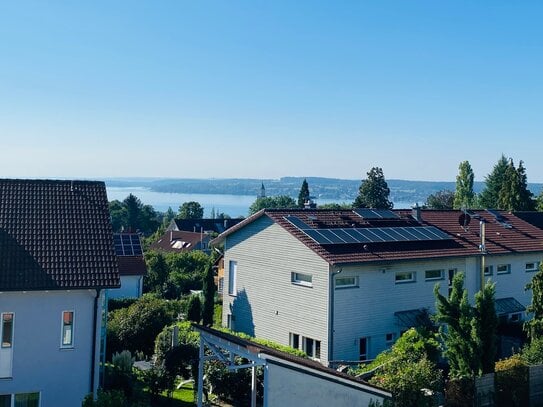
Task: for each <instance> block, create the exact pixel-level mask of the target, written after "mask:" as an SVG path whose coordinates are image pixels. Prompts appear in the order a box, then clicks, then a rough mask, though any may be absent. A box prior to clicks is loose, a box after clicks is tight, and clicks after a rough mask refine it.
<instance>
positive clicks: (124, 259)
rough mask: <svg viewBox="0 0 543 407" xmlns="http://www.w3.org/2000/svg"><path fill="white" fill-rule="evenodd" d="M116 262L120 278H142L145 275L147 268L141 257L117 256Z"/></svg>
mask: <svg viewBox="0 0 543 407" xmlns="http://www.w3.org/2000/svg"><path fill="white" fill-rule="evenodd" d="M117 261H118V263H119V274H120V275H121V276H143V275H145V274H147V266H146V265H145V260H144V259H143V256H118V257H117Z"/></svg>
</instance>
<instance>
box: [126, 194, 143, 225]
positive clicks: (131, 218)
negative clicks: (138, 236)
mask: <svg viewBox="0 0 543 407" xmlns="http://www.w3.org/2000/svg"><path fill="white" fill-rule="evenodd" d="M123 206H124V207H125V208H126V225H127V226H128V228H129V229H131V230H133V231H136V230H137V229H138V227H139V225H140V220H141V211H142V209H143V204H142V203H141V201H140V200H139V198H138V197H136V196H135V195H132V194H130V195H128V196H127V197H126V198H125V200H124V201H123Z"/></svg>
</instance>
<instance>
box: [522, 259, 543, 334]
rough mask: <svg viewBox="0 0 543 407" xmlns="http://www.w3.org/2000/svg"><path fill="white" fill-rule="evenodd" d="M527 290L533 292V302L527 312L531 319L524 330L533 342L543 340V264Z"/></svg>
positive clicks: (525, 324) (527, 286)
mask: <svg viewBox="0 0 543 407" xmlns="http://www.w3.org/2000/svg"><path fill="white" fill-rule="evenodd" d="M526 290H531V291H532V302H531V304H530V305H528V308H527V309H526V311H528V314H531V317H532V318H531V319H530V320H528V321H526V322H525V323H524V329H525V330H526V332H527V334H528V336H529V337H530V339H531V340H534V339H541V338H543V262H542V263H541V264H540V265H539V271H538V272H537V273H536V274H534V276H533V277H532V281H530V283H528V284H527V285H526Z"/></svg>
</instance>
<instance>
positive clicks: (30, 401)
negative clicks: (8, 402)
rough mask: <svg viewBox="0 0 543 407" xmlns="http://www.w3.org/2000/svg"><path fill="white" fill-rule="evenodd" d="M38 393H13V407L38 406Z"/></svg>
mask: <svg viewBox="0 0 543 407" xmlns="http://www.w3.org/2000/svg"><path fill="white" fill-rule="evenodd" d="M39 406H40V393H22V394H16V395H15V407H39Z"/></svg>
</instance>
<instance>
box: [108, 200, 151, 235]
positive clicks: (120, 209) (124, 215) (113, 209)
mask: <svg viewBox="0 0 543 407" xmlns="http://www.w3.org/2000/svg"><path fill="white" fill-rule="evenodd" d="M109 213H110V216H111V226H112V227H113V231H114V232H120V231H122V230H125V231H129V230H130V231H134V232H135V231H139V232H141V233H143V234H145V235H149V234H151V233H153V232H155V231H156V230H157V229H158V227H159V226H160V220H159V218H160V217H159V215H158V214H157V212H156V211H155V210H154V209H153V207H152V206H151V205H144V204H143V203H142V202H141V201H140V200H139V198H138V197H136V196H135V195H132V194H130V195H128V196H127V197H126V198H125V199H124V200H123V201H122V202H120V201H117V200H115V201H111V202H110V203H109Z"/></svg>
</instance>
